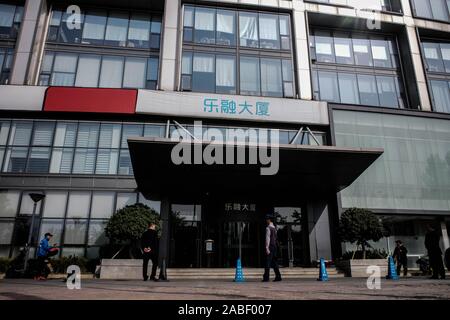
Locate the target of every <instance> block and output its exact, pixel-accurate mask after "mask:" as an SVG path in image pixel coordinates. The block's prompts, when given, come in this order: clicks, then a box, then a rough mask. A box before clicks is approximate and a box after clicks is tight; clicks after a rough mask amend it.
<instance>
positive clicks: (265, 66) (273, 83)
mask: <svg viewBox="0 0 450 320" xmlns="http://www.w3.org/2000/svg"><path fill="white" fill-rule="evenodd" d="M282 83H283V82H282V76H281V60H278V59H261V94H262V95H263V96H269V97H282V96H283V87H282Z"/></svg>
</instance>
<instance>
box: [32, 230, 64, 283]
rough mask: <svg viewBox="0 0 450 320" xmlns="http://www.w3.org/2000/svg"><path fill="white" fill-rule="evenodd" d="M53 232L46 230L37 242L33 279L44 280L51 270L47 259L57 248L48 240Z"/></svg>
mask: <svg viewBox="0 0 450 320" xmlns="http://www.w3.org/2000/svg"><path fill="white" fill-rule="evenodd" d="M52 237H53V234H51V233H50V232H47V233H46V234H45V235H44V238H43V239H42V240H41V242H39V248H38V253H37V270H36V275H35V277H34V279H35V280H45V279H47V276H48V274H49V273H50V272H51V265H50V262H49V261H48V258H49V257H50V256H53V255H55V254H54V252H55V251H56V253H57V252H58V249H57V248H56V247H54V246H50V243H49V242H50V240H51V239H52Z"/></svg>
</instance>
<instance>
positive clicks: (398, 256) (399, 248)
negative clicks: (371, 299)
mask: <svg viewBox="0 0 450 320" xmlns="http://www.w3.org/2000/svg"><path fill="white" fill-rule="evenodd" d="M395 245H396V246H395V249H394V254H393V255H392V257H393V258H394V260H395V261H396V262H397V274H398V275H400V271H401V269H402V266H403V275H404V276H405V277H406V276H407V275H408V257H407V253H408V250H407V249H406V247H405V246H404V245H403V242H402V241H401V240H397V241H395Z"/></svg>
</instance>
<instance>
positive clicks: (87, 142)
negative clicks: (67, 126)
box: [77, 122, 99, 148]
mask: <svg viewBox="0 0 450 320" xmlns="http://www.w3.org/2000/svg"><path fill="white" fill-rule="evenodd" d="M98 133H99V124H98V123H89V122H84V123H80V124H79V127H78V135H77V147H84V148H87V147H89V148H95V147H97V140H98Z"/></svg>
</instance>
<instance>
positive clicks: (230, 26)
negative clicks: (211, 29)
mask: <svg viewBox="0 0 450 320" xmlns="http://www.w3.org/2000/svg"><path fill="white" fill-rule="evenodd" d="M235 16H236V15H235V13H234V12H233V11H228V10H217V18H216V19H217V21H216V30H217V33H216V43H217V44H220V45H226V46H234V45H236V22H235Z"/></svg>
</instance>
